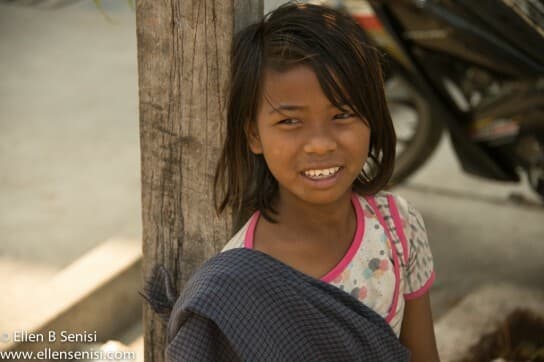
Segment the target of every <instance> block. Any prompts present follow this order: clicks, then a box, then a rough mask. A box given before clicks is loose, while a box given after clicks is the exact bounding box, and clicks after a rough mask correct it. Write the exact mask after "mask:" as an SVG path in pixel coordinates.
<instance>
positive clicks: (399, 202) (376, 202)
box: [357, 191, 418, 220]
mask: <svg viewBox="0 0 544 362" xmlns="http://www.w3.org/2000/svg"><path fill="white" fill-rule="evenodd" d="M357 196H358V199H359V202H360V204H361V207H362V208H363V210H365V213H367V214H371V215H374V214H375V213H376V210H375V209H377V211H378V212H379V213H380V214H382V215H383V217H384V218H385V219H388V218H389V217H392V216H393V214H396V213H397V212H398V214H399V215H398V216H400V218H401V219H403V220H407V219H408V218H409V215H410V214H415V213H418V212H417V210H416V209H415V208H414V207H413V206H412V205H411V204H410V203H409V202H408V201H407V200H406V199H405V198H404V197H402V196H400V195H398V194H394V193H392V192H389V191H379V192H377V193H375V194H374V195H371V196H361V195H357Z"/></svg>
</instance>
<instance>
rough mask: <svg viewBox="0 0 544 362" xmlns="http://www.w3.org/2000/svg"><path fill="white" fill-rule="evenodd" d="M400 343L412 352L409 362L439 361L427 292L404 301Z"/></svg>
mask: <svg viewBox="0 0 544 362" xmlns="http://www.w3.org/2000/svg"><path fill="white" fill-rule="evenodd" d="M400 342H401V343H402V344H403V345H404V346H406V347H407V348H408V349H409V350H410V352H412V358H411V359H410V361H411V362H436V361H440V359H439V357H438V350H437V348H436V340H435V336H434V327H433V317H432V313H431V303H430V299H429V292H427V293H425V294H423V295H422V296H420V297H418V298H415V299H411V300H406V305H405V307H404V317H403V319H402V327H401V332H400Z"/></svg>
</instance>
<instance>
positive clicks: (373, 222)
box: [222, 192, 435, 336]
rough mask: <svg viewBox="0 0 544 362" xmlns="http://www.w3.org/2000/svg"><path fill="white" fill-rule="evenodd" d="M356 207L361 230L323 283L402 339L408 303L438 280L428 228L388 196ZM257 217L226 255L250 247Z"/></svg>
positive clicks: (358, 199) (356, 202) (356, 199)
mask: <svg viewBox="0 0 544 362" xmlns="http://www.w3.org/2000/svg"><path fill="white" fill-rule="evenodd" d="M352 204H353V207H354V210H355V213H356V215H357V228H356V232H355V235H354V238H353V241H352V243H351V246H350V248H349V249H348V251H347V253H346V254H345V255H344V257H343V258H342V260H340V262H339V263H338V264H337V265H336V266H335V267H334V268H333V269H331V270H330V271H329V272H328V273H327V274H326V275H325V276H323V277H322V278H321V280H323V281H325V282H328V283H330V284H332V285H335V286H337V287H338V288H340V289H342V290H344V291H345V292H347V293H349V294H351V295H352V296H354V297H355V298H358V299H359V300H360V301H361V302H362V303H364V304H365V305H367V306H369V307H370V308H372V309H373V310H374V311H376V312H377V313H378V314H380V315H381V316H382V317H383V318H384V319H385V320H386V321H387V322H388V323H389V325H390V326H391V327H392V328H393V330H394V331H395V333H396V335H397V336H399V335H400V328H401V324H402V317H403V314H404V305H405V300H409V299H414V298H418V297H420V296H421V295H423V294H425V293H426V292H427V291H428V290H429V288H430V287H431V285H432V283H433V281H434V278H435V273H434V268H433V258H432V254H431V250H430V247H429V243H428V240H427V232H426V231H425V225H424V224H423V220H422V218H421V215H420V214H419V212H418V211H417V210H415V209H414V208H413V207H412V206H411V205H410V204H408V202H407V201H406V200H405V199H403V198H402V197H400V196H396V195H393V194H391V193H389V192H379V193H377V194H376V195H374V196H373V197H366V198H365V197H362V196H359V195H357V194H355V193H354V194H353V195H352ZM259 217H260V213H259V212H255V213H254V214H253V215H252V216H251V218H250V219H249V220H248V222H247V223H246V224H245V225H244V226H243V227H242V228H241V229H240V230H239V231H238V232H237V233H236V234H235V235H234V236H233V237H232V238H231V239H230V240H229V242H228V243H227V244H226V245H225V247H224V248H223V250H222V251H226V250H229V249H233V248H242V247H245V248H252V247H253V236H254V232H255V227H256V225H257V221H258V219H259ZM391 240H392V241H393V243H391ZM391 245H394V248H391Z"/></svg>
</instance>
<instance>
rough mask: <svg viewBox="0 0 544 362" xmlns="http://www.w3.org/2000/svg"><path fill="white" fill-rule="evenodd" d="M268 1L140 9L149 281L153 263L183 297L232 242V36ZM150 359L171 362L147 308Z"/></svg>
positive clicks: (169, 1) (202, 0)
mask: <svg viewBox="0 0 544 362" xmlns="http://www.w3.org/2000/svg"><path fill="white" fill-rule="evenodd" d="M262 13H263V2H262V0H163V1H155V0H137V1H136V27H137V38H138V76H139V97H140V108H139V109H140V147H141V175H142V176H141V178H142V224H143V233H142V235H143V257H144V258H143V276H142V277H144V278H145V277H147V276H148V275H149V273H150V272H151V270H152V267H153V266H154V265H155V264H162V265H164V266H165V267H166V268H167V269H169V270H170V271H171V272H172V274H173V275H175V278H176V280H175V283H176V285H177V288H178V290H181V289H182V287H183V285H184V284H185V282H186V281H187V280H188V278H189V277H190V275H191V274H192V272H193V271H194V270H195V268H197V267H198V266H200V265H201V264H202V262H203V261H205V260H206V259H208V258H209V257H211V256H213V255H214V254H216V253H217V252H219V251H220V249H221V248H222V246H223V245H224V244H225V242H226V241H227V240H228V238H229V237H230V235H231V231H232V230H231V228H232V220H233V215H230V214H228V213H227V214H225V215H224V216H223V217H221V218H217V217H216V215H215V211H214V210H213V205H212V181H213V174H214V170H215V164H216V162H217V159H218V158H219V152H220V147H221V145H222V141H223V139H224V136H225V129H226V125H225V120H226V114H225V112H226V106H225V102H226V89H227V88H226V85H227V81H228V77H229V58H228V55H229V51H230V45H231V40H232V36H233V32H234V30H235V29H236V30H238V29H240V28H241V27H242V26H244V25H246V24H248V23H250V22H253V21H254V20H256V19H258V18H259V17H260V16H262ZM143 318H144V344H145V346H144V356H145V360H146V361H163V359H164V349H165V328H164V325H163V324H162V322H161V320H160V319H159V318H158V317H156V316H155V315H154V314H153V312H152V311H151V309H150V308H149V307H148V306H147V305H145V306H144V313H143Z"/></svg>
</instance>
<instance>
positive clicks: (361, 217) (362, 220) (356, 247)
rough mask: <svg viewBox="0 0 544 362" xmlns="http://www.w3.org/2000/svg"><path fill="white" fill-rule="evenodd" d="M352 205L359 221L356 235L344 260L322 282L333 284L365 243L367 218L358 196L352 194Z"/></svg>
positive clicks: (322, 278)
mask: <svg viewBox="0 0 544 362" xmlns="http://www.w3.org/2000/svg"><path fill="white" fill-rule="evenodd" d="M351 203H352V205H353V208H354V209H355V217H356V220H357V226H356V228H355V235H354V236H353V240H352V241H351V246H350V247H349V249H348V251H347V253H346V254H345V255H344V257H343V258H342V260H340V262H339V263H338V264H337V265H336V266H335V267H334V268H332V269H331V271H329V272H328V273H327V274H326V275H325V276H323V277H321V280H322V281H324V282H327V283H329V282H331V281H332V280H334V279H335V278H336V277H337V276H338V275H340V273H342V272H343V271H344V269H346V267H347V266H348V264H349V263H350V262H351V261H352V260H353V257H354V256H355V254H356V253H357V250H359V248H360V247H361V243H362V242H363V233H364V230H365V216H364V213H363V210H362V209H361V203H360V202H359V199H358V197H357V195H356V194H351Z"/></svg>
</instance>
